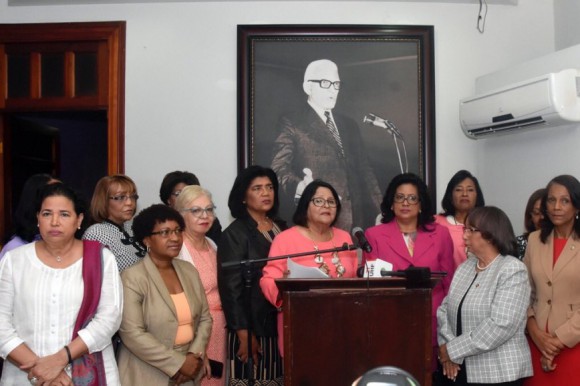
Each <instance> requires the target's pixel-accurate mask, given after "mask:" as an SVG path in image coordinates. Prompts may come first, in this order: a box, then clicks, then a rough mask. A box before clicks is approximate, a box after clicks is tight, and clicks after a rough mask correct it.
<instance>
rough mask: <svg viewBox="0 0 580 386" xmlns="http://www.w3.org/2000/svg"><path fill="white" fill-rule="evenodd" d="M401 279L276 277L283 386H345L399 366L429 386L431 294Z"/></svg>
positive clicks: (433, 281)
mask: <svg viewBox="0 0 580 386" xmlns="http://www.w3.org/2000/svg"><path fill="white" fill-rule="evenodd" d="M438 281H439V279H436V278H432V279H431V280H429V281H428V282H426V283H424V286H423V287H426V288H408V287H413V285H410V283H409V282H408V281H407V279H405V278H400V277H394V278H372V279H278V280H276V284H277V286H278V288H279V289H280V291H281V293H282V298H283V302H284V303H283V304H284V306H283V314H284V324H283V328H284V385H285V386H309V385H312V386H321V385H350V384H351V383H352V382H353V381H354V380H355V379H356V378H358V377H359V376H361V375H362V374H363V373H365V372H366V371H368V370H370V369H372V368H374V367H378V366H396V367H399V368H402V369H404V370H406V371H408V372H409V373H411V374H412V375H413V376H414V377H415V378H417V380H418V381H419V382H420V384H421V385H423V386H431V361H432V359H433V358H431V357H432V346H431V289H432V287H434V286H435V285H436V284H437V283H438Z"/></svg>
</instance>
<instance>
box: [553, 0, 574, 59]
mask: <svg viewBox="0 0 580 386" xmlns="http://www.w3.org/2000/svg"><path fill="white" fill-rule="evenodd" d="M578 15H580V1H578V0H557V1H556V2H554V29H555V35H556V49H557V50H561V49H563V48H566V47H570V46H574V45H576V44H580V23H578Z"/></svg>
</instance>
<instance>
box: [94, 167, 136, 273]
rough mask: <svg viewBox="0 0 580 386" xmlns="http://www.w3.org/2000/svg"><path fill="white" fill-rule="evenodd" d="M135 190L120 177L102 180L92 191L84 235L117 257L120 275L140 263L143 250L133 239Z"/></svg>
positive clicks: (114, 176)
mask: <svg viewBox="0 0 580 386" xmlns="http://www.w3.org/2000/svg"><path fill="white" fill-rule="evenodd" d="M138 199H139V195H138V194H137V187H136V186H135V183H134V182H133V180H132V179H130V178H129V177H127V176H125V175H122V174H115V175H112V176H106V177H103V178H101V179H100V180H99V181H98V182H97V185H96V187H95V191H94V192H93V198H92V200H91V208H90V213H91V217H92V221H93V222H95V224H93V225H91V226H90V227H89V228H88V229H87V230H86V232H85V234H84V235H83V239H85V240H95V241H98V242H100V243H101V244H103V245H105V246H106V247H107V248H109V249H110V250H111V252H113V254H114V255H115V257H116V258H117V265H118V267H119V272H122V271H123V270H125V269H127V268H129V267H130V266H132V265H133V264H136V263H137V262H139V261H140V260H141V259H142V258H143V256H145V248H144V247H143V246H142V245H141V244H140V243H139V242H138V241H137V240H136V239H135V238H134V237H133V231H132V229H131V220H132V219H133V216H134V215H135V211H136V210H137V200H138Z"/></svg>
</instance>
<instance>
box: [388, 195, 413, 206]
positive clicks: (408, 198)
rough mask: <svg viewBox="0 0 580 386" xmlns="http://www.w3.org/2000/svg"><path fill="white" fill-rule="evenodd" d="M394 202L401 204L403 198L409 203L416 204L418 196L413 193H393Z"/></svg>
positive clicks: (403, 200)
mask: <svg viewBox="0 0 580 386" xmlns="http://www.w3.org/2000/svg"><path fill="white" fill-rule="evenodd" d="M393 200H394V201H395V202H396V203H399V204H402V203H403V202H405V200H406V201H407V202H408V203H409V205H417V204H418V203H419V197H418V196H416V195H414V194H409V195H407V196H405V195H404V194H402V193H397V194H395V197H394V199H393Z"/></svg>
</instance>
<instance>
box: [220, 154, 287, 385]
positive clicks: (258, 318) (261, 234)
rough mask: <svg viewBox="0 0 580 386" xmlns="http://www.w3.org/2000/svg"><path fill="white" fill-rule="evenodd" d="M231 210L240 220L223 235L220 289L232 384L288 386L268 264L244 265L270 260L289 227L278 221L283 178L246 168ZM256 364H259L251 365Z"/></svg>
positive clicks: (233, 192) (232, 194) (261, 169)
mask: <svg viewBox="0 0 580 386" xmlns="http://www.w3.org/2000/svg"><path fill="white" fill-rule="evenodd" d="M228 206H229V208H230V212H231V215H232V217H234V218H235V221H234V222H232V223H231V224H230V226H228V227H227V228H226V230H225V231H224V232H223V233H222V237H221V239H220V243H219V244H218V251H217V257H218V288H219V292H220V297H221V300H222V306H223V309H224V313H225V316H226V324H227V330H228V344H227V351H228V359H229V377H230V379H229V384H230V385H241V384H244V381H245V380H246V379H247V378H248V377H249V376H251V377H252V378H253V379H255V380H256V381H257V383H256V384H259V385H282V384H283V381H284V378H283V375H282V371H283V369H282V360H281V358H280V354H279V353H278V349H277V347H276V308H274V307H273V306H272V305H271V304H270V303H269V302H268V301H267V300H266V299H265V298H264V295H263V294H262V291H261V290H260V285H259V280H260V277H261V276H262V268H263V267H264V265H265V264H266V263H265V262H261V263H257V264H254V265H252V266H250V267H249V268H250V269H247V267H246V266H242V265H241V264H240V263H241V262H242V261H245V260H248V259H266V258H267V257H268V252H269V251H270V245H271V243H272V240H275V237H278V234H279V233H280V232H281V231H282V230H284V229H286V224H285V222H284V221H282V220H281V219H280V218H278V217H277V213H278V206H279V205H278V179H277V178H276V174H275V173H274V171H273V170H272V169H269V168H264V167H262V166H258V165H254V166H250V167H248V168H246V169H244V170H242V171H241V172H240V174H239V175H238V176H237V177H236V180H235V181H234V185H233V187H232V190H231V192H230V196H229V199H228ZM224 264H226V266H225V267H224ZM229 264H232V265H231V266H227V265H229ZM248 273H249V274H250V275H247V274H248ZM250 309H251V311H250ZM249 331H251V332H252V333H251V334H250V333H249ZM248 340H249V342H250V343H251V348H252V351H251V352H249V351H248ZM249 358H251V359H252V361H249V360H248V359H249ZM252 362H253V364H254V366H250V364H251V363H252ZM248 370H249V371H251V373H249V372H248Z"/></svg>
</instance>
